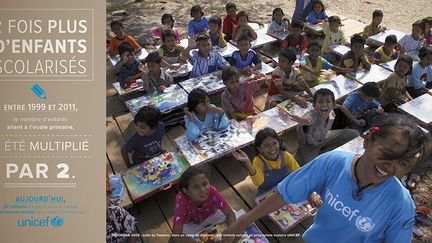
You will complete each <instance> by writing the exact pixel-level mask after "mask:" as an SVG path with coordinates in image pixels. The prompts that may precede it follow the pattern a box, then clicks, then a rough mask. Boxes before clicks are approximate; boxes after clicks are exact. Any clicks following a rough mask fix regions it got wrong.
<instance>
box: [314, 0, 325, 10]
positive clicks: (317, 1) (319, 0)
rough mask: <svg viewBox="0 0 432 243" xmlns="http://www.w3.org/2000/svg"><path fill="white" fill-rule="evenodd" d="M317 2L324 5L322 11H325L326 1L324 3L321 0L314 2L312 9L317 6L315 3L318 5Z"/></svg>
mask: <svg viewBox="0 0 432 243" xmlns="http://www.w3.org/2000/svg"><path fill="white" fill-rule="evenodd" d="M317 4H319V5H321V7H322V10H321V11H322V12H324V11H325V7H324V3H323V2H322V1H320V0H318V1H315V2H314V3H313V5H312V11H313V8H314V7H315V5H317Z"/></svg>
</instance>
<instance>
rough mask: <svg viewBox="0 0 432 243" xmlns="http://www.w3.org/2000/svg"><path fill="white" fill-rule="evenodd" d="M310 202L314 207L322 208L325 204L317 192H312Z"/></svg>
mask: <svg viewBox="0 0 432 243" xmlns="http://www.w3.org/2000/svg"><path fill="white" fill-rule="evenodd" d="M309 203H310V204H311V205H312V207H314V208H320V207H322V206H323V204H324V202H323V201H322V200H321V197H320V195H318V193H316V192H312V194H311V195H310V197H309Z"/></svg>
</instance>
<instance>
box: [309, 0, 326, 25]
mask: <svg viewBox="0 0 432 243" xmlns="http://www.w3.org/2000/svg"><path fill="white" fill-rule="evenodd" d="M327 19H328V16H327V14H326V12H325V9H324V4H323V2H321V1H319V0H318V1H315V3H314V4H313V8H312V11H310V13H309V14H308V16H307V22H308V23H309V24H310V25H316V24H319V23H322V22H324V21H326V20H327Z"/></svg>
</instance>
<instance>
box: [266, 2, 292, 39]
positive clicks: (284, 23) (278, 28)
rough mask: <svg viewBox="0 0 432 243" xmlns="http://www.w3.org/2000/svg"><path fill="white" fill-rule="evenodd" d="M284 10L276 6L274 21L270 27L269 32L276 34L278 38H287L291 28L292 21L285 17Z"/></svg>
mask: <svg viewBox="0 0 432 243" xmlns="http://www.w3.org/2000/svg"><path fill="white" fill-rule="evenodd" d="M283 16H284V12H283V10H282V9H281V8H275V9H274V10H273V14H272V22H271V24H270V25H269V27H268V30H267V34H269V35H271V36H275V37H276V38H278V39H285V37H286V36H287V35H288V32H289V28H290V21H289V19H287V18H284V17H283Z"/></svg>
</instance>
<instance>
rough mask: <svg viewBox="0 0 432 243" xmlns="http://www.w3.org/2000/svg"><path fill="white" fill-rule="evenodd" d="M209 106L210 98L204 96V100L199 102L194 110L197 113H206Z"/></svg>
mask: <svg viewBox="0 0 432 243" xmlns="http://www.w3.org/2000/svg"><path fill="white" fill-rule="evenodd" d="M209 108H210V98H209V97H208V96H206V98H205V100H204V101H203V102H200V103H199V104H198V105H197V106H196V108H195V111H196V113H198V114H206V113H207V111H208V110H209Z"/></svg>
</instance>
